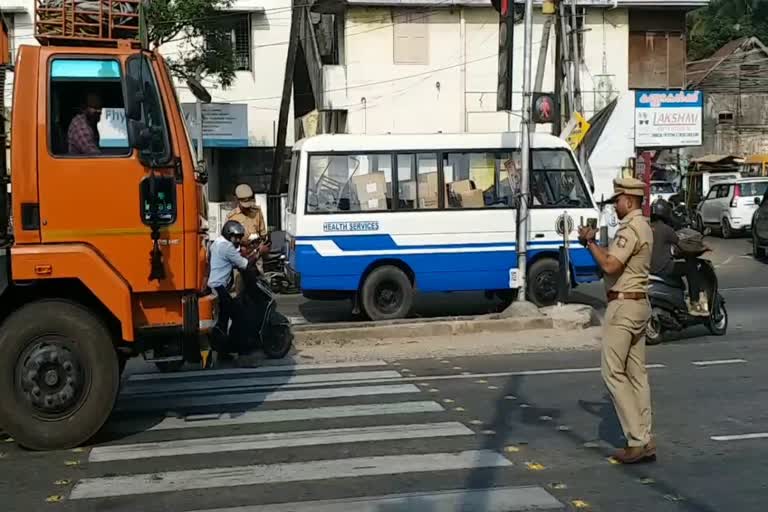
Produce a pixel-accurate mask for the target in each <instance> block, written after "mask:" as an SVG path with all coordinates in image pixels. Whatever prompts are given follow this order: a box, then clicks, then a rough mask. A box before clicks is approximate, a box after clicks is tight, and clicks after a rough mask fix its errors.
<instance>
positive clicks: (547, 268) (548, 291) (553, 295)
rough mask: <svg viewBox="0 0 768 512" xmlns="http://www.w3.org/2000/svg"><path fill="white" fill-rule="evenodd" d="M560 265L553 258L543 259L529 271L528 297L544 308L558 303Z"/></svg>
mask: <svg viewBox="0 0 768 512" xmlns="http://www.w3.org/2000/svg"><path fill="white" fill-rule="evenodd" d="M559 272H560V264H559V263H558V262H557V260H555V259H552V258H542V259H540V260H538V261H537V262H536V263H534V264H533V265H531V268H530V269H529V270H528V297H529V300H530V301H531V302H533V303H534V304H535V305H536V306H538V307H540V308H542V307H546V306H552V305H554V304H555V303H556V302H557V279H558V276H559Z"/></svg>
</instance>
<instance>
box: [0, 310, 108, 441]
mask: <svg viewBox="0 0 768 512" xmlns="http://www.w3.org/2000/svg"><path fill="white" fill-rule="evenodd" d="M113 341H114V340H113V337H112V335H111V334H110V332H109V330H108V329H107V327H106V326H105V325H104V323H103V322H101V321H100V320H99V319H98V317H96V316H95V315H94V314H93V313H91V312H90V311H89V310H87V309H85V308H84V307H82V306H80V305H78V304H75V303H72V302H68V301H65V300H43V301H38V302H33V303H31V304H27V305H26V306H23V307H22V308H21V309H19V310H18V311H16V312H14V313H12V314H11V315H10V316H9V317H8V318H7V319H6V321H5V322H4V323H3V325H2V327H1V328H0V424H1V425H0V426H1V427H2V428H4V429H5V430H6V431H7V432H8V433H9V434H10V435H11V436H12V437H13V438H14V439H16V441H17V442H18V443H19V444H20V445H21V446H24V447H25V448H29V449H32V450H62V449H67V448H73V447H75V446H78V445H80V444H82V443H84V442H85V441H88V440H89V439H90V438H91V437H92V436H93V435H94V434H95V433H96V432H97V431H98V430H99V429H100V428H101V427H102V425H104V422H105V421H106V420H107V417H108V416H109V414H110V412H112V408H113V407H114V405H115V400H116V398H117V392H118V388H119V379H120V372H119V365H118V358H117V354H116V352H115V347H114V343H113Z"/></svg>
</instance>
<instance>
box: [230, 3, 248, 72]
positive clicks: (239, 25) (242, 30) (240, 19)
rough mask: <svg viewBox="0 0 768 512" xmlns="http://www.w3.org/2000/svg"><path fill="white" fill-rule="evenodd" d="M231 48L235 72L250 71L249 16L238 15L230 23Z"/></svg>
mask: <svg viewBox="0 0 768 512" xmlns="http://www.w3.org/2000/svg"><path fill="white" fill-rule="evenodd" d="M232 47H233V50H234V54H235V55H234V56H235V69H236V70H237V71H250V70H251V15H250V14H239V15H237V16H235V18H234V19H233V23H232Z"/></svg>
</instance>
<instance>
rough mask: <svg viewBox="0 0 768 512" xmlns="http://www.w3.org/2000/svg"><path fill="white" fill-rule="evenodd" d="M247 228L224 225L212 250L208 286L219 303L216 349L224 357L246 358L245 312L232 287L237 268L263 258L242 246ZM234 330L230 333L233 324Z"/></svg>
mask: <svg viewBox="0 0 768 512" xmlns="http://www.w3.org/2000/svg"><path fill="white" fill-rule="evenodd" d="M244 237H245V228H244V227H243V225H242V224H240V223H239V222H237V221H235V220H229V221H227V222H226V223H224V227H223V228H222V229H221V236H220V237H218V238H217V239H216V240H214V241H213V243H212V244H211V249H210V262H211V263H210V272H209V276H208V287H209V288H210V289H211V290H213V292H214V293H215V294H216V296H217V298H218V300H219V318H218V321H217V322H216V326H215V327H214V330H213V336H212V338H213V340H212V345H213V349H214V350H216V352H218V353H219V355H220V356H221V355H222V354H228V353H231V352H239V353H240V354H241V355H245V354H246V353H247V352H248V351H247V349H246V346H245V345H246V337H245V336H244V335H243V334H242V333H241V332H240V329H242V327H243V326H244V322H243V311H242V308H241V307H240V304H239V302H238V301H237V300H235V299H234V298H232V296H231V295H230V292H229V288H230V285H231V282H232V273H233V271H234V270H235V269H237V270H240V271H244V270H246V269H247V268H248V267H249V266H251V265H254V264H255V263H256V261H257V260H258V258H259V256H260V251H259V250H252V249H251V248H250V246H248V245H242V241H243V238H244ZM230 319H231V320H232V329H231V330H229V321H230Z"/></svg>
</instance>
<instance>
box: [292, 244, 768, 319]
mask: <svg viewBox="0 0 768 512" xmlns="http://www.w3.org/2000/svg"><path fill="white" fill-rule="evenodd" d="M707 243H708V244H709V245H710V247H711V248H712V249H713V251H712V252H711V253H710V254H709V256H710V257H711V259H712V261H713V262H714V263H715V264H716V265H717V266H718V269H717V270H718V277H719V279H720V281H721V283H720V285H721V287H723V288H724V289H726V290H727V291H726V293H730V292H731V291H732V289H734V288H736V289H741V288H754V287H760V286H765V287H768V272H765V268H766V267H765V264H763V263H760V262H757V261H755V260H754V259H753V258H752V245H751V243H750V240H749V239H748V238H736V239H730V240H723V239H721V238H716V237H709V238H707ZM761 269H762V270H763V271H762V272H761ZM571 301H572V302H579V303H585V304H590V305H592V306H594V307H596V308H598V309H600V308H602V307H604V306H605V293H604V291H603V286H602V284H601V283H589V284H585V285H581V286H579V287H577V288H575V289H574V290H573V293H572V296H571ZM278 303H279V306H280V311H282V312H283V313H284V314H285V315H287V316H288V317H289V318H291V320H292V321H293V322H294V323H327V322H349V321H355V320H360V318H359V317H355V316H353V315H352V304H351V302H350V301H316V300H307V299H305V298H304V297H302V296H301V295H299V294H295V295H283V296H280V297H279V298H278ZM499 308H500V303H499V302H498V301H497V300H493V299H492V300H489V299H487V298H485V295H484V294H483V293H476V292H456V293H437V294H420V295H417V297H416V300H415V302H414V307H413V309H412V311H411V316H412V317H414V318H420V317H422V318H423V317H437V316H463V315H480V314H486V313H491V312H495V311H498V310H499Z"/></svg>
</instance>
